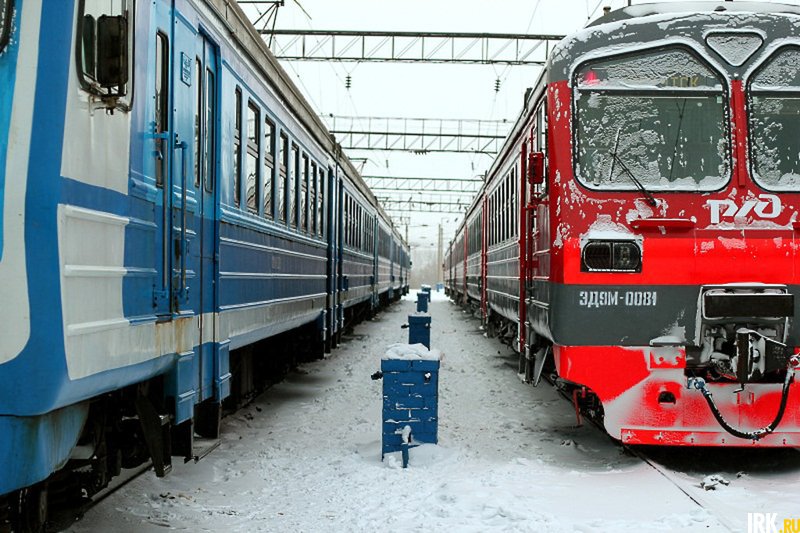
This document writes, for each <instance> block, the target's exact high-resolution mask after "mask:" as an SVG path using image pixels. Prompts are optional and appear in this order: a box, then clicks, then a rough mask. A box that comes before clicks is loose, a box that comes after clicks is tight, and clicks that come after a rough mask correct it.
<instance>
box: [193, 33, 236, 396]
mask: <svg viewBox="0 0 800 533" xmlns="http://www.w3.org/2000/svg"><path fill="white" fill-rule="evenodd" d="M195 52H196V53H195V57H194V58H192V63H193V68H194V69H195V76H194V77H195V78H196V79H197V80H198V83H197V86H196V87H195V91H194V97H195V102H196V105H195V109H196V114H195V117H194V124H195V138H194V142H195V149H196V153H197V159H196V163H195V166H196V171H195V179H194V181H193V183H192V184H191V185H192V187H193V189H194V191H195V193H196V194H197V198H198V213H199V223H198V225H197V230H196V231H197V240H198V246H197V247H196V248H195V250H196V251H197V260H198V267H199V272H198V278H199V279H198V281H199V288H200V302H199V304H200V307H199V309H200V321H199V325H200V341H201V343H200V347H201V350H200V368H199V372H198V380H199V385H200V386H199V389H198V390H199V395H198V401H204V400H208V399H210V398H215V397H216V400H217V402H218V401H221V399H222V398H221V397H220V395H221V394H220V391H219V383H218V379H219V378H220V376H222V375H224V374H225V373H226V370H227V369H223V368H220V362H219V361H218V360H217V357H216V350H215V347H216V339H215V338H214V330H215V321H216V314H215V312H214V311H215V309H216V290H215V288H216V283H215V276H216V272H215V267H216V265H215V251H216V242H217V236H216V202H215V197H216V196H215V195H216V191H217V162H218V161H219V157H218V149H217V146H218V144H217V138H218V135H217V133H218V131H217V125H218V121H219V116H218V115H219V111H218V110H219V103H218V102H219V98H218V94H217V93H218V91H217V87H218V82H219V79H218V59H217V49H216V47H215V46H214V45H213V44H212V43H210V42H209V41H208V39H206V38H205V37H204V36H203V35H199V36H198V38H197V42H196V49H195Z"/></svg>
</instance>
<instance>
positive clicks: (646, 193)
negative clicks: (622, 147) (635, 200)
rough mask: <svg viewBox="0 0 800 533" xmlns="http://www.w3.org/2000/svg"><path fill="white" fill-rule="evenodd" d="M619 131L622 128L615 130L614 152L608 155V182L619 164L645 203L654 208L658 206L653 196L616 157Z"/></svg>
mask: <svg viewBox="0 0 800 533" xmlns="http://www.w3.org/2000/svg"><path fill="white" fill-rule="evenodd" d="M621 129H622V128H617V138H616V139H615V140H614V150H613V151H612V152H611V153H610V155H611V172H609V174H608V179H609V181H610V180H611V177H612V176H613V175H614V166H615V163H619V166H620V167H622V170H623V171H624V172H625V174H627V175H628V177H629V178H630V179H631V181H632V182H633V183H634V184H635V185H636V188H637V189H639V191H640V192H641V193H642V195H643V196H644V197H645V199H646V200H647V203H648V204H650V205H651V206H653V207H655V206H656V205H658V202H656V199H655V198H653V195H652V194H650V191H648V190H647V189H645V188H644V185H642V182H641V181H639V178H637V177H636V176H634V175H633V172H631V171H630V169H629V168H628V166H627V165H626V164H625V163H624V162H623V161H622V159H621V158H620V157H619V156H618V155H617V148H619V133H620V130H621Z"/></svg>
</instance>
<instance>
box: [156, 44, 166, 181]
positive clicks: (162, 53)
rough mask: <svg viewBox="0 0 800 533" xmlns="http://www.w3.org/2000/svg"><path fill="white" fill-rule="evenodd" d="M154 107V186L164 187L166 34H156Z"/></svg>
mask: <svg viewBox="0 0 800 533" xmlns="http://www.w3.org/2000/svg"><path fill="white" fill-rule="evenodd" d="M155 74H156V76H155V84H156V85H155V93H154V94H155V102H154V103H155V106H154V110H153V111H154V115H155V116H154V119H155V120H154V122H153V129H154V130H155V131H153V133H154V134H155V148H156V160H155V174H156V176H155V177H156V186H158V187H163V186H164V173H165V170H166V165H167V156H168V154H167V147H168V143H167V139H166V138H165V137H166V132H167V129H168V128H169V100H168V98H169V38H168V37H167V36H166V34H164V33H161V32H158V33H157V34H156V57H155Z"/></svg>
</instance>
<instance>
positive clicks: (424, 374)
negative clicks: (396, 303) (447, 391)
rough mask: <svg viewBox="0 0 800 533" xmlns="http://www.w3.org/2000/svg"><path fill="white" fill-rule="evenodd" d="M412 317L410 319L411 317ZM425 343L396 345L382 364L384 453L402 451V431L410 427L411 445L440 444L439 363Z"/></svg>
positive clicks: (438, 358)
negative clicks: (438, 442)
mask: <svg viewBox="0 0 800 533" xmlns="http://www.w3.org/2000/svg"><path fill="white" fill-rule="evenodd" d="M409 318H411V317H409ZM440 358H441V354H440V353H439V352H438V351H437V350H429V349H428V348H426V347H425V346H424V345H422V344H395V345H392V346H390V347H389V348H388V349H387V352H386V354H385V355H384V358H383V359H382V361H381V371H382V372H383V446H382V454H386V453H390V452H395V451H401V450H402V449H403V446H404V443H403V440H402V438H401V433H402V431H403V428H405V427H406V426H408V427H409V428H411V442H410V443H408V446H411V447H413V446H415V445H417V444H420V443H434V444H435V443H436V442H437V441H438V405H439V402H438V395H439V394H438V388H439V364H440V362H439V360H440Z"/></svg>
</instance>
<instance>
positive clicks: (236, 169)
mask: <svg viewBox="0 0 800 533" xmlns="http://www.w3.org/2000/svg"><path fill="white" fill-rule="evenodd" d="M234 106H235V107H234V109H233V115H234V117H235V120H234V124H233V205H235V206H236V207H239V204H240V203H241V195H242V192H241V190H240V189H241V178H242V90H241V89H239V88H238V87H237V88H236V98H235V101H234Z"/></svg>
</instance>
